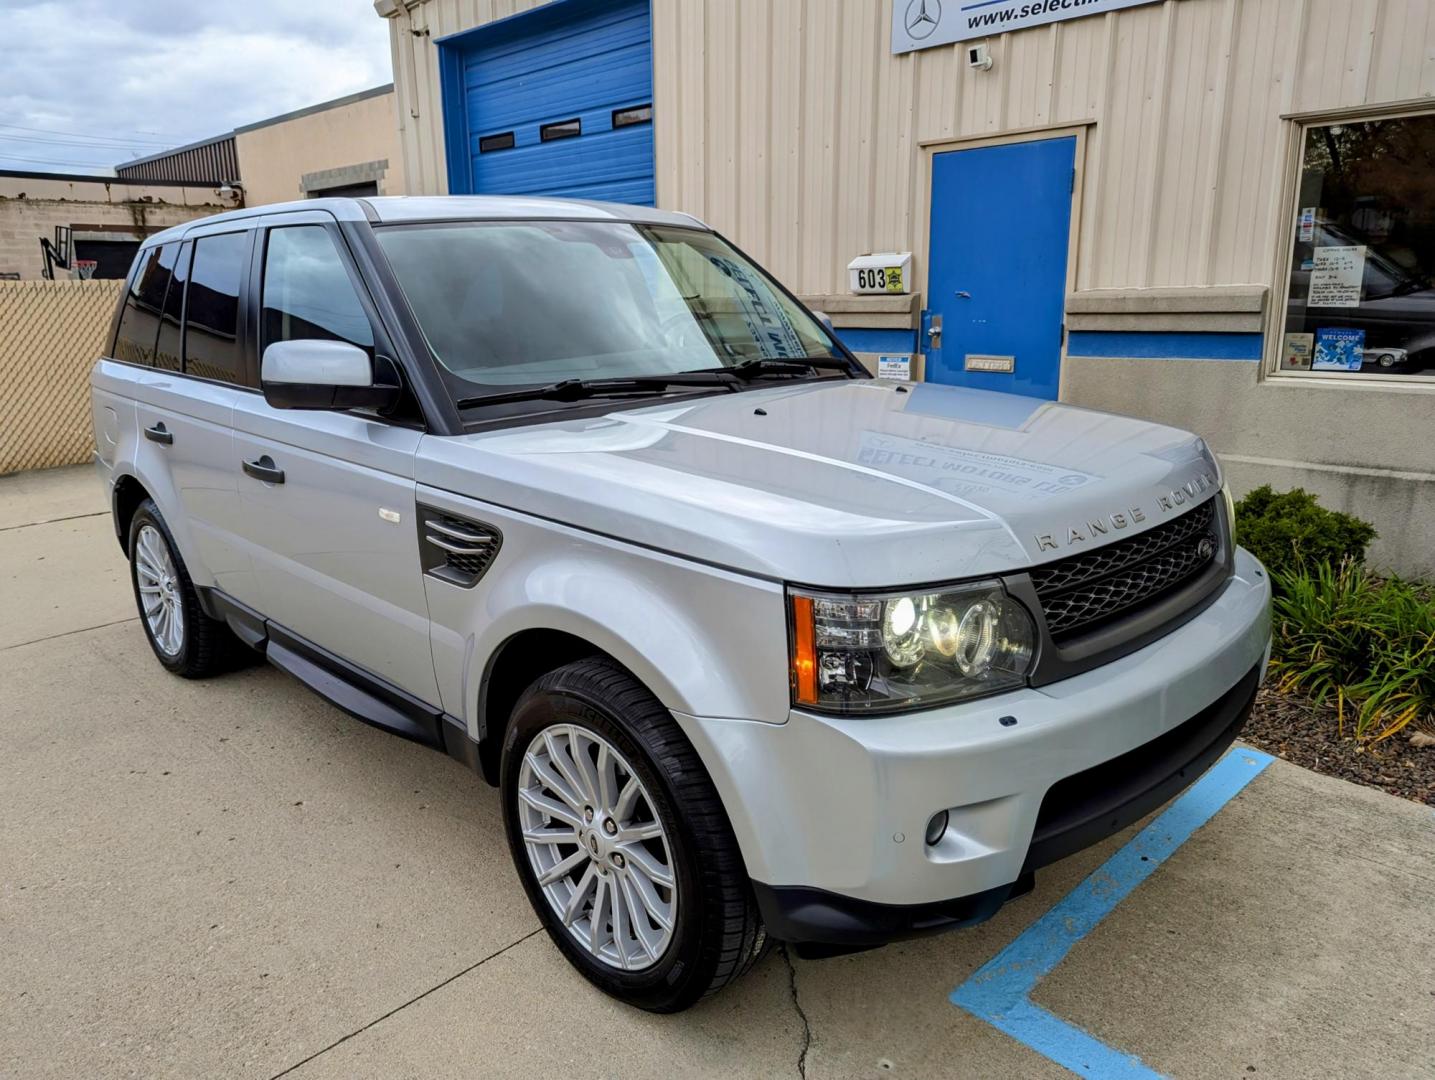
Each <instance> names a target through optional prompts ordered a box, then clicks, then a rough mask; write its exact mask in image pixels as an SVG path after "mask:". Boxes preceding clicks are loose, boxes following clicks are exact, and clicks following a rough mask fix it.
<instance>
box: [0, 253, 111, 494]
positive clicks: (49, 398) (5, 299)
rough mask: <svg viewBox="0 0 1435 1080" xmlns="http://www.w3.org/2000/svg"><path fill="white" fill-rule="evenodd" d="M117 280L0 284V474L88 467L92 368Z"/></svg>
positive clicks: (106, 326)
mask: <svg viewBox="0 0 1435 1080" xmlns="http://www.w3.org/2000/svg"><path fill="white" fill-rule="evenodd" d="M123 288H124V282H122V281H0V476H3V475H5V474H7V473H12V472H19V471H21V470H23V469H51V468H54V467H56V466H58V465H75V464H79V463H82V462H86V461H89V460H90V459H91V457H92V455H93V454H94V448H95V440H94V434H93V432H92V431H91V428H90V368H91V367H92V366H93V365H94V362H95V358H96V357H98V356H99V355H100V353H101V352H103V351H104V348H105V336H106V335H107V334H108V333H109V330H110V319H111V317H112V316H113V315H114V311H115V305H116V304H117V303H118V301H119V296H120V292H121V290H122V289H123Z"/></svg>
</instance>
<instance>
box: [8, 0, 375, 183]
mask: <svg viewBox="0 0 1435 1080" xmlns="http://www.w3.org/2000/svg"><path fill="white" fill-rule="evenodd" d="M0 20H3V26H4V36H3V38H2V39H0V124H4V125H14V126H8V127H0V168H14V169H28V170H36V171H85V170H87V169H94V168H103V167H104V166H106V165H115V164H121V163H123V162H124V161H126V160H128V159H130V158H133V157H138V156H143V155H145V154H150V153H154V152H156V151H158V150H160V149H162V148H163V147H164V146H178V145H181V144H183V143H186V142H192V141H194V140H196V139H204V138H208V137H210V136H212V135H219V134H222V133H224V132H226V131H228V130H230V129H231V128H234V127H237V126H241V125H244V124H249V123H253V122H255V121H257V120H263V119H266V118H267V117H270V116H273V115H275V114H277V113H282V112H288V111H289V110H291V109H299V108H303V107H305V106H308V105H314V104H317V103H319V102H321V101H327V100H328V99H330V98H334V97H340V96H342V95H344V94H350V93H353V92H355V91H357V90H365V89H368V88H369V87H371V86H378V85H379V84H381V83H385V82H389V81H390V80H391V79H392V72H391V69H390V65H389V45H388V29H387V25H386V24H385V22H384V20H383V19H381V18H379V17H378V16H377V15H376V14H374V9H373V6H372V4H371V3H370V2H369V0H246V2H245V3H242V4H224V3H220V4H210V3H202V2H195V0H103V2H102V0H0ZM21 129H40V130H21ZM26 159H29V160H26Z"/></svg>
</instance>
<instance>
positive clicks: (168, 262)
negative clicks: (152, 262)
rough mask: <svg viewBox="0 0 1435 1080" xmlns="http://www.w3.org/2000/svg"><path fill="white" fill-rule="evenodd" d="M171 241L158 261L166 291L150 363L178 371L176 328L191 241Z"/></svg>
mask: <svg viewBox="0 0 1435 1080" xmlns="http://www.w3.org/2000/svg"><path fill="white" fill-rule="evenodd" d="M175 247H176V245H174V244H168V245H166V251H165V254H164V255H163V256H161V258H160V264H161V265H162V266H166V267H167V269H166V271H165V273H166V275H167V276H168V277H169V292H168V293H166V294H165V298H164V313H163V314H162V315H161V316H160V320H159V342H158V343H157V344H156V345H155V348H154V366H155V367H157V368H164V369H165V370H166V371H179V370H180V368H181V367H182V366H183V365H181V363H180V340H179V338H180V329H181V325H182V323H181V320H182V319H183V317H184V285H185V282H186V281H187V280H188V279H189V257H190V252H191V251H192V250H193V249H194V245H193V244H191V243H190V242H189V241H188V240H186V241H185V242H184V243H183V244H182V245H179V246H178V251H177V252H176V251H175V250H173V249H174V248H175Z"/></svg>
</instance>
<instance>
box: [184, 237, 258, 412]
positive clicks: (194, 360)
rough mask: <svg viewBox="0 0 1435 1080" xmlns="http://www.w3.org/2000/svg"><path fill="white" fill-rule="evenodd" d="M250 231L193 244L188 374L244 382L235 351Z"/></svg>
mask: <svg viewBox="0 0 1435 1080" xmlns="http://www.w3.org/2000/svg"><path fill="white" fill-rule="evenodd" d="M248 241H249V234H248V233H221V234H220V235H218V236H205V237H201V238H200V239H198V240H196V241H195V242H194V261H193V263H192V264H191V266H190V277H189V301H188V306H187V307H186V309H185V334H184V370H185V371H186V372H188V373H189V374H191V375H198V376H200V377H201V378H205V379H217V380H219V381H221V382H232V383H239V384H241V385H242V384H243V383H244V382H245V381H246V380H245V374H244V360H243V357H241V356H240V353H239V342H238V340H237V335H238V330H239V279H240V277H241V276H242V275H243V273H244V254H245V252H246V251H247V250H248V248H249V243H248Z"/></svg>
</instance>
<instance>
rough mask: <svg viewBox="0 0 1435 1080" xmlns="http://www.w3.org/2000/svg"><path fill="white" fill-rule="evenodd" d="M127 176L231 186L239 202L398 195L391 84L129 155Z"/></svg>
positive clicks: (122, 168)
mask: <svg viewBox="0 0 1435 1080" xmlns="http://www.w3.org/2000/svg"><path fill="white" fill-rule="evenodd" d="M115 172H116V173H117V174H118V175H119V176H120V177H121V178H122V179H126V180H151V181H158V180H162V181H170V182H177V181H187V182H190V183H195V184H207V185H209V186H211V187H214V188H219V187H224V188H226V189H227V190H233V191H234V192H235V197H236V198H238V199H239V200H241V202H240V205H244V206H262V205H264V204H266V203H275V202H287V201H289V200H291V199H304V198H318V197H320V196H323V195H402V194H403V193H404V178H403V177H404V174H403V165H402V163H401V162H400V160H399V154H398V129H397V126H396V123H395V116H394V88H393V86H392V85H391V84H386V85H384V86H376V87H373V88H372V89H370V90H361V91H359V92H358V93H356V94H349V95H347V96H345V97H341V98H334V99H333V100H332V101H324V102H320V103H319V104H318V105H310V106H308V107H307V108H303V109H296V110H294V111H293V112H287V113H283V114H282V115H280V116H271V117H269V119H267V120H260V121H258V122H257V123H253V124H246V125H244V126H243V127H239V128H235V129H234V130H233V131H231V132H227V133H226V134H224V135H216V136H214V137H212V138H209V139H203V140H201V141H200V142H196V143H191V144H189V145H188V146H180V147H176V148H175V149H173V150H166V151H164V152H163V153H159V154H152V155H150V156H148V157H143V158H137V159H136V160H134V161H127V162H125V163H124V164H123V165H120V166H119V167H118V168H116V170H115Z"/></svg>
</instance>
